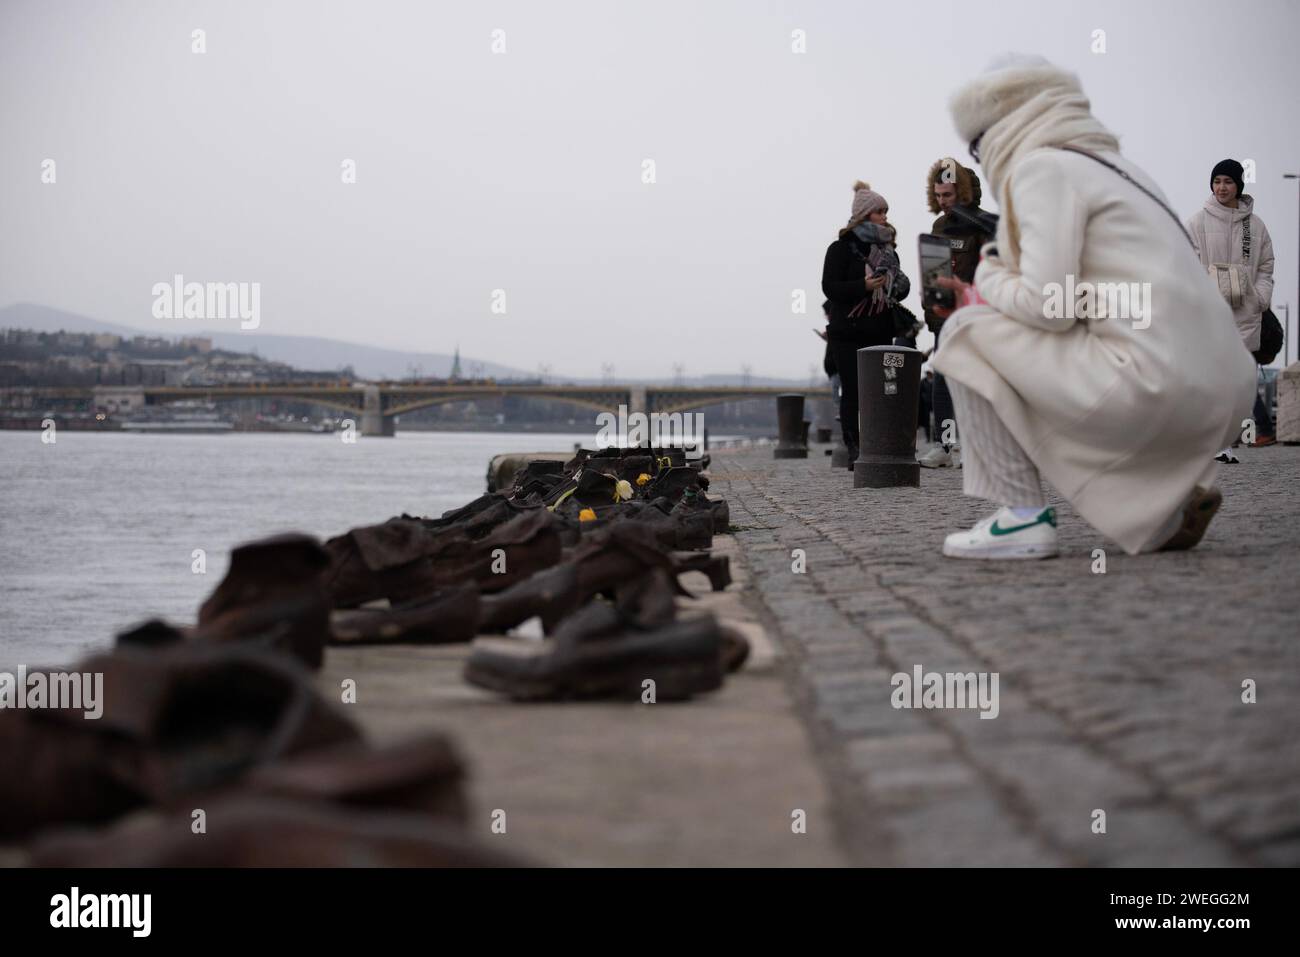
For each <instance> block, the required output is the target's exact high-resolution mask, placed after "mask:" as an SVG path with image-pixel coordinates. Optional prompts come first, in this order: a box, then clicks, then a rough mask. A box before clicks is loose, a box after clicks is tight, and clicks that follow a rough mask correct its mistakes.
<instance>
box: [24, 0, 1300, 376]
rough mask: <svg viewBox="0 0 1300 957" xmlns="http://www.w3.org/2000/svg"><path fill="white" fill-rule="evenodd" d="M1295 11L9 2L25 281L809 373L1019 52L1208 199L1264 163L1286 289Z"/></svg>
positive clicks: (1170, 182)
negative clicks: (1076, 84)
mask: <svg viewBox="0 0 1300 957" xmlns="http://www.w3.org/2000/svg"><path fill="white" fill-rule="evenodd" d="M195 29H202V30H204V31H205V33H206V36H205V42H206V52H205V53H202V54H196V53H193V52H192V49H191V48H192V43H193V41H192V38H191V34H192V31H193V30H195ZM1099 29H1100V30H1104V31H1105V43H1106V52H1105V53H1093V52H1091V47H1092V46H1093V43H1094V40H1093V31H1094V30H1099ZM494 30H501V31H504V43H505V52H504V53H494V52H493V49H492V47H493V41H494V38H493V31H494ZM795 30H802V31H804V34H805V36H806V49H807V52H806V53H795V52H792V43H793V41H792V32H793V31H795ZM1297 37H1300V4H1297V3H1295V2H1289V0H1277V2H1260V0H1245V2H1239V3H1232V4H1224V3H1209V2H1202V3H1188V2H1157V3H1140V4H1139V3H1134V2H1132V0H1120V2H1100V3H1092V4H1081V3H1069V4H1066V3H1056V2H1044V0H1031V2H1025V3H1012V2H999V0H991V2H987V3H973V2H963V3H954V4H950V5H949V4H944V3H941V2H933V0H927V2H925V3H899V2H889V3H876V2H863V0H825V2H810V0H781V2H773V3H756V2H728V3H722V2H708V0H691V2H681V3H674V2H655V3H637V4H633V3H612V2H590V3H577V2H561V0H528V2H520V3H481V2H468V0H466V2H456V3H451V2H439V3H432V2H430V3H396V2H387V0H364V2H363V0H349V2H334V3H321V2H307V0H303V2H284V0H277V2H267V3H252V2H233V3H232V2H211V3H197V2H173V0H168V2H138V0H105V2H62V0H31V2H20V0H0V144H3V148H2V149H0V305H5V304H8V303H11V302H18V301H29V302H36V303H40V304H43V305H49V306H54V307H58V308H62V309H68V310H72V311H75V312H80V313H85V314H87V315H90V316H93V317H95V318H99V319H104V320H108V321H113V322H120V323H125V324H129V325H135V326H142V327H152V328H160V327H161V328H167V329H171V328H173V327H174V328H175V331H176V333H177V334H181V333H183V332H185V331H187V327H188V329H189V330H191V331H192V330H193V329H194V328H202V327H205V326H207V327H214V328H215V327H218V326H219V325H220V324H219V323H218V324H214V323H213V322H212V321H211V320H207V319H205V320H188V321H187V320H183V319H177V320H166V321H162V322H160V321H159V320H156V319H154V318H153V316H152V314H151V307H152V305H153V294H152V291H151V290H152V287H153V285H154V284H155V283H157V282H160V281H170V279H171V277H172V276H173V275H174V274H176V273H180V274H183V275H184V276H185V278H186V279H187V280H192V281H199V282H209V281H211V282H218V281H220V282H259V283H260V284H261V326H260V328H261V330H263V331H265V332H267V333H273V334H286V335H320V336H328V337H332V338H337V339H344V340H351V341H356V342H365V343H369V344H372V345H379V346H386V347H392V348H409V349H412V350H421V351H440V352H450V351H451V350H452V348H453V347H454V346H455V345H456V344H458V343H459V345H460V348H461V352H462V354H463V355H465V356H471V357H476V358H482V359H488V360H492V361H496V362H501V363H505V364H508V365H512V366H516V367H520V368H524V369H536V368H537V367H538V365H539V364H542V363H544V364H547V365H549V366H550V367H551V369H552V372H553V373H554V374H557V375H559V374H565V373H567V374H572V375H598V374H600V367H601V365H602V364H603V363H610V364H613V365H614V367H615V374H616V375H618V374H619V373H623V374H627V375H638V376H656V375H662V376H664V377H665V378H667V377H669V376H671V375H672V367H673V365H674V364H676V363H680V364H682V365H683V366H684V367H685V370H686V374H687V375H694V374H701V373H706V372H738V371H739V370H740V368H741V367H742V366H744V365H748V366H751V367H752V368H753V370H754V372H755V373H756V374H763V375H784V376H792V377H807V376H808V374H809V366H810V365H811V364H819V363H820V358H821V350H820V347H819V343H818V340H816V339H814V337H813V334H812V332H811V331H810V330H811V329H812V327H813V326H814V325H819V324H820V318H821V317H820V303H821V300H822V296H821V294H820V290H819V283H820V276H821V264H822V257H823V255H824V253H825V248H826V245H827V243H829V242H830V241H831V240H832V239H833V238H834V237H835V234H836V231H837V230H838V229H839V228H840V227H841V226H843V225H844V222H845V220H846V219H847V216H848V212H849V205H850V202H851V199H852V196H851V192H850V186H851V184H852V183H853V181H854V180H855V179H858V178H862V179H866V180H868V181H869V182H870V183H871V184H872V185H873V187H875V188H876V189H878V190H879V191H880V192H882V193H883V194H884V195H885V197H886V198H887V199H888V200H889V202H890V205H891V210H890V219H891V220H892V221H893V222H894V223H895V224H896V225H897V226H899V228H900V238H901V254H902V257H903V263H904V268H905V270H906V271H907V272H909V274H911V275H913V276H915V258H916V255H915V237H916V234H917V233H919V232H922V231H925V230H927V229H928V228H929V224H930V222H931V220H932V216H931V214H929V213H928V211H927V210H926V208H925V185H924V183H925V173H926V170H927V168H928V166H929V164H930V163H931V162H933V160H934V159H936V158H937V157H939V156H942V155H945V154H952V155H956V156H958V157H959V158H965V157H966V153H965V144H964V143H961V142H959V141H958V140H957V137H956V135H955V134H954V133H953V131H952V124H951V122H950V119H949V117H948V114H947V108H946V104H947V99H948V95H949V94H950V93H951V92H952V90H953V89H954V88H956V87H957V86H958V85H959V84H960V83H961V82H962V81H963V80H964V79H966V78H968V77H969V76H971V75H973V74H974V73H976V72H978V71H979V70H981V69H982V68H983V67H984V65H985V64H986V63H987V61H988V60H989V59H991V57H992V56H994V55H995V54H997V53H1000V52H1003V51H1006V50H1018V51H1022V52H1032V53H1039V54H1042V55H1044V56H1046V57H1048V58H1049V59H1051V60H1053V61H1055V62H1057V63H1059V64H1060V65H1062V66H1065V67H1068V68H1070V69H1072V70H1075V71H1077V72H1078V73H1079V74H1080V75H1081V77H1082V79H1083V84H1084V88H1085V90H1086V91H1087V93H1088V94H1089V96H1090V97H1091V98H1092V102H1093V108H1094V112H1095V113H1096V114H1097V116H1098V117H1100V118H1101V119H1102V121H1103V122H1105V123H1106V124H1107V125H1109V126H1110V127H1111V129H1113V130H1114V131H1115V132H1116V133H1117V134H1119V136H1120V139H1121V143H1122V145H1123V151H1124V153H1125V154H1126V155H1127V156H1128V157H1130V158H1131V159H1133V160H1134V161H1136V162H1137V163H1138V164H1139V165H1141V166H1143V167H1144V168H1145V169H1147V170H1148V171H1149V172H1150V173H1151V174H1152V175H1153V176H1154V177H1155V178H1156V180H1157V181H1158V182H1159V183H1160V184H1161V186H1162V187H1163V188H1164V190H1165V191H1166V193H1167V194H1168V195H1169V197H1170V199H1171V200H1172V202H1173V204H1174V206H1175V208H1176V209H1177V210H1178V212H1179V213H1180V215H1181V216H1182V217H1183V218H1186V217H1187V216H1188V215H1190V214H1191V213H1192V212H1193V211H1194V210H1195V209H1197V208H1198V207H1199V206H1200V204H1201V203H1202V202H1203V201H1204V199H1205V198H1206V196H1207V195H1208V184H1209V173H1210V168H1211V167H1212V166H1213V165H1214V163H1215V162H1217V161H1218V160H1220V159H1222V158H1224V157H1226V156H1233V157H1236V158H1238V159H1243V160H1244V159H1247V158H1250V159H1254V160H1255V162H1256V168H1257V176H1258V182H1257V183H1256V184H1254V185H1252V186H1248V187H1247V189H1248V192H1250V193H1252V194H1254V195H1255V196H1256V197H1257V199H1256V212H1257V213H1259V214H1260V215H1261V216H1262V218H1263V219H1264V221H1265V223H1266V224H1267V226H1268V227H1269V231H1270V232H1271V234H1272V237H1273V245H1274V250H1275V252H1276V255H1277V260H1278V267H1277V272H1276V278H1277V288H1276V291H1275V293H1274V304H1275V307H1276V306H1277V305H1278V304H1281V303H1288V302H1294V300H1295V297H1296V256H1297V245H1296V243H1297V236H1296V230H1297V196H1296V188H1297V187H1296V183H1295V182H1294V181H1284V180H1282V178H1281V175H1282V173H1283V172H1284V171H1286V172H1294V171H1297V168H1298V167H1300V127H1298V125H1297V123H1296V113H1297V110H1296V95H1297V92H1298V91H1300V58H1298V57H1297V55H1296V53H1295V43H1296V40H1297ZM499 38H500V35H498V40H499ZM46 159H53V160H54V161H55V163H56V167H55V169H56V176H57V180H56V182H55V183H54V184H45V183H42V182H41V173H42V162H43V161H44V160H46ZM347 159H351V160H354V161H355V163H356V182H355V183H354V184H344V183H343V182H342V181H341V180H342V175H341V166H342V163H343V162H344V160H347ZM645 160H653V162H654V164H655V175H656V180H657V181H656V182H654V183H652V184H650V183H645V182H643V162H644V161H645ZM498 289H500V290H504V291H505V306H506V310H507V311H506V314H505V315H494V314H493V312H492V311H491V306H492V302H493V299H492V297H493V291H494V290H498ZM796 289H804V290H807V302H808V313H807V314H806V315H795V314H793V313H792V311H791V300H792V291H793V290H796ZM911 304H912V305H913V306H914V307H915V297H913V302H912V303H911ZM917 311H918V312H919V310H917ZM1279 316H1281V312H1280V310H1279ZM1292 323H1293V325H1294V317H1293V320H1292ZM229 325H230V327H231V328H232V329H234V328H237V326H238V321H237V320H230V321H229Z"/></svg>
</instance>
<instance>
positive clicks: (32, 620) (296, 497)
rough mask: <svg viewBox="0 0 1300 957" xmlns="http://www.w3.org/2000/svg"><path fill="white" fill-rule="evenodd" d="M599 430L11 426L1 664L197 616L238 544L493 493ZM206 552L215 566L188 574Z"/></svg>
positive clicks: (1, 458)
mask: <svg viewBox="0 0 1300 957" xmlns="http://www.w3.org/2000/svg"><path fill="white" fill-rule="evenodd" d="M580 441H585V442H587V443H588V444H589V443H590V442H591V441H592V436H590V435H588V436H579V435H540V434H535V433H529V434H526V435H524V434H512V433H500V432H493V433H464V432H405V433H399V434H398V435H397V436H396V437H395V438H365V437H362V438H359V439H358V440H357V441H356V442H354V443H352V444H347V443H345V442H343V441H342V440H341V434H339V433H336V434H333V435H310V434H293V433H268V432H239V433H230V434H224V435H129V434H123V433H104V432H68V431H64V432H60V433H58V436H57V440H56V441H55V442H54V443H52V444H43V443H42V442H41V434H40V433H39V432H36V431H31V432H14V431H8V432H5V431H0V670H12V668H13V667H15V666H17V665H19V664H26V665H33V666H40V665H61V664H67V663H70V662H72V661H74V660H75V659H76V658H77V657H79V656H80V655H81V654H83V653H84V652H86V651H90V650H93V649H96V648H103V647H107V646H109V645H110V644H111V643H112V640H113V635H114V634H115V633H116V632H118V631H121V630H122V629H123V628H125V627H127V626H129V625H131V624H134V623H136V622H139V621H142V620H144V619H146V618H150V617H155V616H157V617H162V618H167V619H169V620H172V621H177V622H182V623H191V622H193V620H194V618H195V617H196V615H197V614H198V607H199V604H200V603H201V602H202V601H203V599H204V598H205V597H206V596H207V595H208V593H209V592H211V591H212V589H213V588H215V587H216V585H217V583H218V582H219V581H221V577H222V576H223V575H224V574H225V571H226V565H227V562H228V560H229V555H230V549H231V547H232V546H234V545H237V544H239V543H241V542H246V541H249V540H250V539H255V538H261V537H264V536H266V535H271V534H275V533H277V532H285V531H298V532H307V533H309V534H312V535H317V536H319V537H321V538H322V539H323V538H326V537H329V536H331V535H337V534H339V533H341V532H345V531H347V530H348V529H349V528H352V527H353V526H356V525H367V524H372V523H376V522H382V521H384V520H385V519H388V518H390V517H392V516H394V515H400V514H401V513H403V512H406V513H408V514H411V515H427V516H437V515H441V514H442V513H443V512H445V511H447V510H448V509H451V508H455V507H457V506H459V505H463V504H464V503H465V502H467V501H469V500H470V499H472V498H474V497H475V496H477V495H481V494H482V493H483V490H484V488H485V484H484V481H485V474H486V472H487V463H488V460H489V459H490V458H491V457H492V456H493V455H495V454H497V453H498V452H546V451H557V452H558V451H567V450H571V449H572V448H573V446H574V443H576V442H580ZM196 549H202V550H203V552H204V553H205V555H206V560H207V571H206V573H203V574H196V573H195V572H194V571H193V570H192V569H193V566H194V563H195V558H194V553H195V550H196Z"/></svg>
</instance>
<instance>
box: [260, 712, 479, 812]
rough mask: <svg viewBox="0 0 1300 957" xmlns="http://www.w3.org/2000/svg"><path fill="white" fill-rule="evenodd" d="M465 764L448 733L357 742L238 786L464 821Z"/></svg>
mask: <svg viewBox="0 0 1300 957" xmlns="http://www.w3.org/2000/svg"><path fill="white" fill-rule="evenodd" d="M464 782H465V765H464V762H463V761H462V760H461V758H460V755H459V753H458V752H457V749H456V747H455V745H454V744H453V743H452V741H451V739H450V738H449V737H447V736H446V735H444V734H438V733H434V734H426V735H424V736H422V737H419V738H414V739H412V740H409V741H404V742H401V743H399V744H395V745H390V746H387V747H382V748H375V747H371V746H370V745H366V744H362V743H361V742H357V741H353V742H347V743H345V744H340V745H336V746H333V747H327V748H318V749H316V750H314V751H307V752H304V753H302V754H299V755H295V756H293V757H290V758H287V759H285V760H284V761H278V762H276V763H275V764H269V765H264V766H262V767H259V768H256V769H254V770H253V771H251V772H249V773H248V774H247V775H245V776H244V777H243V778H241V779H240V780H239V782H238V783H237V784H236V785H235V790H236V791H238V792H242V793H254V794H262V795H267V796H274V797H287V798H300V799H307V800H313V801H326V802H329V803H331V804H342V805H347V806H351V807H369V808H383V809H389V810H396V809H400V810H405V811H414V812H417V813H420V814H427V815H431V816H434V817H443V818H449V819H452V820H456V821H459V822H461V823H464V822H465V820H466V819H467V817H468V813H469V803H468V801H467V799H466V797H465V792H464Z"/></svg>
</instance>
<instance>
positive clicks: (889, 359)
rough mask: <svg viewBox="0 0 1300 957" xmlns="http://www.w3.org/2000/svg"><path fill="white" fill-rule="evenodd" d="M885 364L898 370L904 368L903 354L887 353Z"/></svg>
mask: <svg viewBox="0 0 1300 957" xmlns="http://www.w3.org/2000/svg"><path fill="white" fill-rule="evenodd" d="M883 361H884V364H885V365H887V366H893V367H894V368H896V369H901V368H903V361H904V357H903V354H902V353H901V352H886V353H885V355H884V359H883Z"/></svg>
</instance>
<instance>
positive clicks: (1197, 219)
mask: <svg viewBox="0 0 1300 957" xmlns="http://www.w3.org/2000/svg"><path fill="white" fill-rule="evenodd" d="M1244 176H1245V169H1244V168H1243V167H1242V165H1241V164H1240V163H1238V162H1237V161H1236V160H1234V159H1226V160H1221V161H1219V162H1218V163H1217V164H1216V165H1215V167H1214V169H1212V170H1211V171H1210V196H1209V198H1208V199H1207V200H1206V201H1205V206H1204V207H1203V208H1201V209H1199V210H1197V211H1196V213H1195V214H1194V215H1193V216H1192V218H1191V219H1189V220H1188V221H1187V232H1188V234H1189V235H1190V236H1191V237H1192V243H1193V244H1194V245H1195V247H1196V252H1197V255H1199V256H1200V257H1201V265H1202V266H1204V267H1205V268H1206V270H1207V271H1208V272H1209V273H1210V277H1211V278H1212V279H1213V280H1214V282H1215V283H1216V284H1217V285H1218V287H1219V294H1220V295H1221V296H1223V299H1224V301H1225V302H1227V303H1228V305H1229V306H1230V307H1231V308H1232V318H1233V319H1234V320H1236V323H1237V331H1238V332H1240V333H1241V341H1242V343H1243V344H1244V345H1245V346H1246V351H1247V352H1252V353H1253V352H1255V351H1256V350H1257V349H1259V342H1260V332H1261V329H1262V328H1263V321H1264V310H1265V309H1268V308H1269V307H1270V306H1271V305H1272V302H1273V240H1272V239H1271V238H1270V237H1269V235H1268V228H1267V227H1266V226H1265V225H1264V221H1263V220H1262V219H1260V218H1259V217H1258V216H1257V215H1255V200H1254V198H1253V197H1251V196H1248V195H1246V192H1245V189H1246V183H1245V180H1244ZM1254 415H1255V420H1256V421H1255V426H1256V428H1257V430H1258V432H1259V438H1258V440H1257V441H1256V442H1255V444H1256V445H1272V444H1274V443H1275V442H1276V441H1277V440H1276V439H1275V438H1274V436H1273V421H1272V417H1271V416H1270V415H1269V413H1268V407H1267V406H1266V405H1264V402H1263V401H1262V400H1261V399H1259V398H1258V397H1257V398H1256V400H1255V411H1254ZM1216 458H1217V459H1218V461H1220V462H1228V463H1233V464H1235V463H1236V462H1237V456H1236V455H1235V454H1233V451H1232V449H1231V447H1228V448H1225V449H1223V451H1221V452H1220V453H1219V454H1218V455H1217V456H1216Z"/></svg>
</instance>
